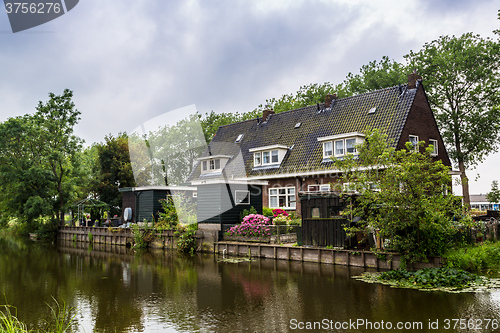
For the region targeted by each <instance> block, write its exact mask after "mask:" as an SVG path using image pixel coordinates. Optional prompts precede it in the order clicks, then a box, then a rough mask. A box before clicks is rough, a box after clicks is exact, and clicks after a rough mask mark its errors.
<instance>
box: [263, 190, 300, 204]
mask: <svg viewBox="0 0 500 333" xmlns="http://www.w3.org/2000/svg"><path fill="white" fill-rule="evenodd" d="M280 190H281V191H284V192H285V193H280ZM274 191H276V192H275V194H274V193H273V192H274ZM290 192H293V193H290ZM268 193H269V197H268V198H269V208H273V209H274V208H282V209H288V210H291V209H296V207H297V197H296V195H297V191H296V190H295V187H294V186H289V187H271V188H269V191H268ZM280 197H281V198H283V199H284V203H285V205H284V206H280ZM273 198H276V204H275V205H273V204H272V201H273V200H272V199H273Z"/></svg>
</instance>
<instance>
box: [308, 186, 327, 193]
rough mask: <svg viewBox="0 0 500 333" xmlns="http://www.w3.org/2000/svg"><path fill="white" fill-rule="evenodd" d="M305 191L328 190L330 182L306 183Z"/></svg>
mask: <svg viewBox="0 0 500 333" xmlns="http://www.w3.org/2000/svg"><path fill="white" fill-rule="evenodd" d="M307 191H309V192H330V184H315V185H308V186H307Z"/></svg>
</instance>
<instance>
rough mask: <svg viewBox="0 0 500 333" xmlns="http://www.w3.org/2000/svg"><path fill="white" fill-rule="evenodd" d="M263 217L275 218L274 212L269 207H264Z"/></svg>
mask: <svg viewBox="0 0 500 333" xmlns="http://www.w3.org/2000/svg"><path fill="white" fill-rule="evenodd" d="M247 215H248V214H247ZM262 215H264V216H266V217H273V216H274V214H273V210H272V209H271V208H269V207H262Z"/></svg>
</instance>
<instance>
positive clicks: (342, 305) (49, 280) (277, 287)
mask: <svg viewBox="0 0 500 333" xmlns="http://www.w3.org/2000/svg"><path fill="white" fill-rule="evenodd" d="M362 271H363V270H362V269H359V268H348V267H344V266H332V265H318V264H314V263H301V262H286V261H274V260H254V261H252V262H242V263H239V264H233V263H224V262H218V261H217V258H216V257H214V256H211V255H199V256H196V257H194V258H191V257H188V258H186V257H180V256H177V255H175V254H174V253H171V252H161V251H159V252H146V253H142V254H134V253H133V252H131V251H130V250H129V249H126V248H124V247H111V246H101V245H94V246H93V247H92V248H88V246H86V244H79V243H77V244H74V243H72V242H67V243H62V244H59V246H58V247H54V248H46V247H42V246H39V245H38V244H26V243H23V242H16V241H13V240H7V239H0V292H1V293H2V294H4V295H5V298H6V300H7V301H8V302H9V303H10V304H12V305H14V306H16V307H17V308H18V313H19V317H20V319H21V320H23V321H25V322H29V323H31V325H32V326H33V327H35V326H36V325H37V324H39V321H40V318H44V317H45V316H46V315H47V313H48V308H47V306H46V305H45V302H48V303H50V302H51V296H54V297H55V298H56V299H57V300H58V301H63V300H64V301H65V302H66V303H67V304H68V305H69V306H72V307H75V309H76V311H77V313H78V315H77V320H78V323H79V325H80V327H81V328H82V330H83V329H84V330H85V331H86V332H92V331H99V332H101V331H116V332H142V331H144V332H146V331H147V332H154V331H161V332H165V331H167V332H168V331H170V332H238V331H257V332H273V331H274V332H287V331H290V320H292V319H295V320H296V321H297V322H314V321H322V320H323V319H327V320H332V321H334V322H335V321H348V320H350V319H351V320H357V319H365V320H369V321H372V322H375V321H381V320H384V321H386V322H387V321H391V322H394V323H396V322H398V321H401V322H409V321H411V322H413V321H414V322H421V323H422V324H423V326H422V327H423V329H422V330H418V331H419V332H427V331H430V330H428V323H429V320H439V321H440V322H441V323H443V320H445V319H446V318H449V319H452V318H466V319H469V318H480V319H481V318H496V319H498V318H497V317H496V316H497V314H498V313H499V310H500V294H499V293H498V292H492V293H484V294H447V293H439V292H419V291H413V290H400V289H392V288H389V287H386V286H382V285H377V284H367V283H364V282H359V281H356V280H353V279H351V278H350V277H351V276H352V275H357V274H360V273H361V272H362ZM334 331H335V330H334ZM340 331H344V332H345V331H346V330H340ZM351 331H352V330H351ZM356 331H360V332H364V331H370V330H366V329H363V327H359V328H358V329H357V330H356ZM455 331H459V330H455ZM481 331H482V332H488V330H484V329H483V330H481ZM489 331H491V332H493V331H494V330H489Z"/></svg>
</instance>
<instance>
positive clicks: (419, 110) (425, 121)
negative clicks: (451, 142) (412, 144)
mask: <svg viewBox="0 0 500 333" xmlns="http://www.w3.org/2000/svg"><path fill="white" fill-rule="evenodd" d="M410 135H412V136H418V140H419V141H425V145H424V147H421V149H420V150H421V151H424V149H425V148H426V147H427V145H429V144H430V143H432V142H431V141H429V140H436V141H437V144H438V147H437V152H438V154H437V156H435V158H436V159H439V160H441V161H443V164H444V165H446V166H451V162H450V158H449V156H448V153H447V152H446V148H445V146H444V142H443V139H442V137H441V134H440V133H439V129H438V126H437V123H436V119H435V118H434V114H433V113H432V110H431V107H430V105H429V101H428V100H427V96H426V95H425V91H424V87H423V86H422V84H419V85H418V86H417V88H416V95H415V98H414V100H413V104H412V106H411V108H410V112H409V114H408V117H407V119H406V121H405V124H404V127H403V130H402V132H401V136H400V138H399V141H398V144H397V146H396V148H397V149H398V150H399V149H406V142H408V141H409V137H410Z"/></svg>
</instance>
